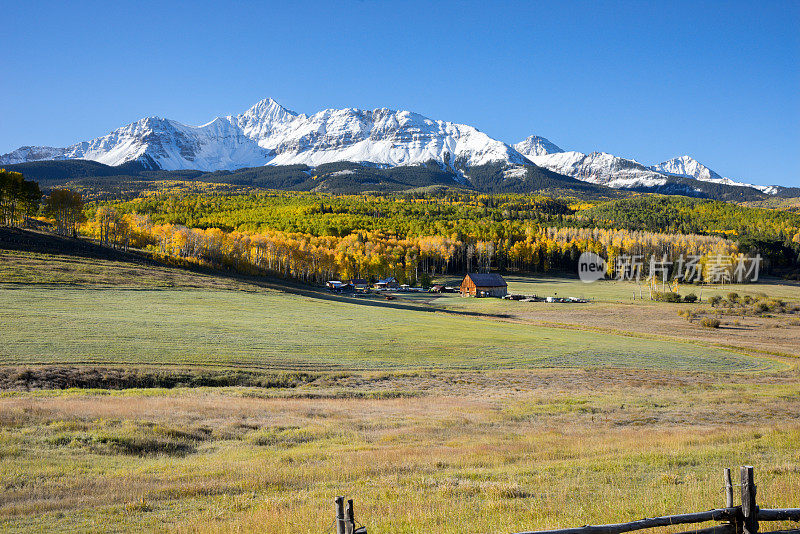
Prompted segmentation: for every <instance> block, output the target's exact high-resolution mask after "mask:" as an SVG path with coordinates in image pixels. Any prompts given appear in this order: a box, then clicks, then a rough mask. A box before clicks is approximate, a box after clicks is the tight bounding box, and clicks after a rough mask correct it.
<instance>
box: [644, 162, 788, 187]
mask: <svg viewBox="0 0 800 534" xmlns="http://www.w3.org/2000/svg"><path fill="white" fill-rule="evenodd" d="M650 168H651V169H653V170H654V171H657V172H661V173H665V174H672V175H674V176H687V177H689V178H694V179H695V180H700V181H701V182H711V183H715V184H723V185H732V186H737V187H753V188H755V189H758V190H759V191H762V192H764V193H767V194H775V193H776V192H777V188H776V187H775V186H772V185H753V184H746V183H744V182H737V181H735V180H731V179H730V178H725V177H724V176H720V175H719V174H717V173H716V172H714V171H712V170H711V169H709V168H708V167H706V166H705V165H703V164H702V163H700V162H699V161H697V160H696V159H694V158H692V157H691V156H680V157H678V158H672V159H670V160H667V161H664V162H662V163H659V164H658V165H653V166H651V167H650Z"/></svg>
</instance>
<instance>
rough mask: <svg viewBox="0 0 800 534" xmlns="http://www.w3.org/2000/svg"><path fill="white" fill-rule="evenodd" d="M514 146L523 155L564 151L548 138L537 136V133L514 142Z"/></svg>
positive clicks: (542, 154)
mask: <svg viewBox="0 0 800 534" xmlns="http://www.w3.org/2000/svg"><path fill="white" fill-rule="evenodd" d="M514 148H515V149H516V151H517V152H519V153H520V154H522V155H523V156H526V157H528V156H544V155H545V154H556V153H558V152H564V150H562V149H561V148H560V147H558V146H556V145H555V144H553V143H551V142H550V141H549V140H548V139H545V138H544V137H539V136H538V135H532V136H530V137H527V138H526V139H524V140H522V141H520V142H519V143H516V144H515V145H514Z"/></svg>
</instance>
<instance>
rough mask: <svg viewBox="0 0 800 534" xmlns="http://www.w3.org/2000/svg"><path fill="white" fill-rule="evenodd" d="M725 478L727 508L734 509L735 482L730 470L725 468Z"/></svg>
mask: <svg viewBox="0 0 800 534" xmlns="http://www.w3.org/2000/svg"><path fill="white" fill-rule="evenodd" d="M723 478H724V481H725V508H733V481H732V480H731V470H730V468H728V467H726V468H725V472H724V475H723Z"/></svg>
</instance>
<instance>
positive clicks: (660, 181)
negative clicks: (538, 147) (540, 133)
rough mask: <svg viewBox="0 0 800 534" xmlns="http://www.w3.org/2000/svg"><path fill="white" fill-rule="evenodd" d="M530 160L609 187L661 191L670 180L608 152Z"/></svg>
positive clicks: (563, 154)
mask: <svg viewBox="0 0 800 534" xmlns="http://www.w3.org/2000/svg"><path fill="white" fill-rule="evenodd" d="M527 158H528V159H529V160H531V161H532V162H533V163H535V164H536V165H538V166H540V167H544V168H545V169H549V170H551V171H553V172H557V173H559V174H565V175H567V176H571V177H572V178H577V179H578V180H583V181H584V182H591V183H593V184H600V185H606V186H608V187H615V188H621V187H625V188H631V187H658V186H663V185H665V184H666V183H667V180H668V179H667V177H666V176H664V175H663V174H661V173H658V172H654V171H652V170H650V169H648V168H647V167H645V166H644V165H642V164H640V163H637V162H635V161H633V160H630V159H625V158H620V157H617V156H614V155H612V154H607V153H605V152H592V153H591V154H583V153H581V152H556V153H553V154H542V155H528V156H527Z"/></svg>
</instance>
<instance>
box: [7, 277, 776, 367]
mask: <svg viewBox="0 0 800 534" xmlns="http://www.w3.org/2000/svg"><path fill="white" fill-rule="evenodd" d="M0 308H2V309H3V310H4V313H3V316H2V319H0V328H2V329H3V338H4V343H3V346H2V347H1V348H0V358H2V361H3V362H5V363H6V364H15V365H18V364H49V363H59V364H72V363H92V364H106V365H108V364H139V365H141V364H160V365H193V366H206V365H210V366H226V367H239V368H261V369H314V370H348V369H417V368H439V369H441V368H444V369H447V368H473V369H474V368H480V369H483V368H529V367H602V366H611V367H622V368H625V367H627V368H637V369H656V368H660V369H679V370H716V371H730V370H732V371H746V370H750V371H752V370H759V369H772V368H776V366H778V368H779V367H780V364H779V363H778V362H773V361H767V360H763V359H757V358H753V357H751V356H748V355H745V354H740V353H737V352H734V351H730V350H725V349H719V348H708V347H699V346H696V345H693V344H688V343H679V342H675V343H671V344H669V345H665V344H664V343H662V342H658V341H652V340H647V339H636V338H629V337H625V336H619V335H610V334H604V333H594V332H580V333H579V332H576V331H573V330H568V329H563V328H552V327H542V326H533V325H524V324H517V323H509V322H501V321H495V320H489V319H481V318H472V317H462V316H457V315H452V314H446V313H430V312H424V311H407V310H397V309H391V308H384V307H374V306H368V305H359V304H350V303H340V302H332V301H325V300H320V299H312V298H307V297H300V296H297V295H292V294H286V293H280V292H274V291H260V292H242V291H214V290H210V291H209V290H181V291H154V290H116V289H102V290H100V289H96V290H87V289H59V290H52V289H41V288H17V289H0ZM31 332H35V333H36V335H35V336H31Z"/></svg>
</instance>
